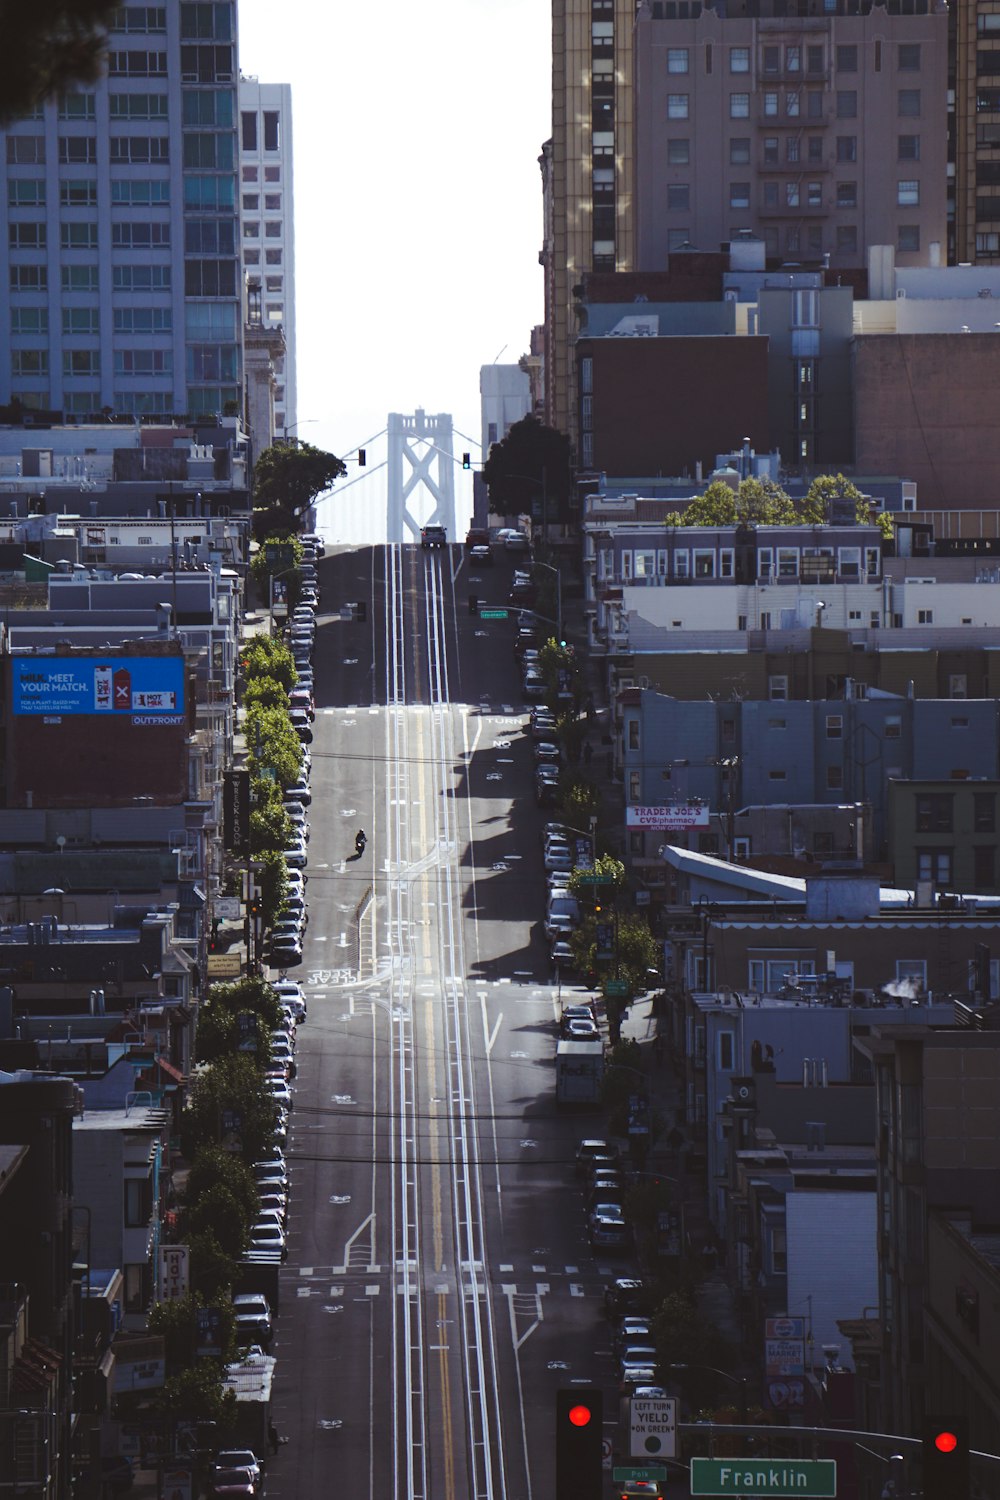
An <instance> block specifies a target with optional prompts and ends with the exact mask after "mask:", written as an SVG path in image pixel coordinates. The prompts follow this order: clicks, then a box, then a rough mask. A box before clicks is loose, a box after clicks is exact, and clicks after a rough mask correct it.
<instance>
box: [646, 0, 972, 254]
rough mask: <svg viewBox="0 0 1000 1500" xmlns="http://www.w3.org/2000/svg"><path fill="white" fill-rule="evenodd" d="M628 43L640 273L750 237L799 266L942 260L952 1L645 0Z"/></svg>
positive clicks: (768, 251) (944, 237)
mask: <svg viewBox="0 0 1000 1500" xmlns="http://www.w3.org/2000/svg"><path fill="white" fill-rule="evenodd" d="M751 10H752V11H753V13H752V14H751ZM859 12H860V13H859ZM913 12H916V13H913ZM633 47H634V59H635V80H636V85H635V89H636V105H635V121H636V124H635V136H636V148H635V157H636V161H635V175H636V189H635V199H636V206H637V207H636V215H637V232H636V240H637V251H636V264H637V266H638V268H639V269H640V270H653V269H657V268H661V267H663V266H664V265H666V262H667V258H668V257H669V255H670V254H671V253H676V252H677V251H682V250H684V249H686V248H688V247H697V248H699V249H702V250H714V249H716V248H717V247H718V245H719V244H720V243H725V242H728V241H731V240H735V239H736V238H738V237H739V236H740V235H742V234H745V233H747V232H750V233H752V234H754V235H756V236H758V237H759V238H760V239H762V240H763V241H764V243H765V246H766V247H767V253H768V255H770V256H773V257H779V256H780V257H783V258H784V259H786V260H790V261H799V260H801V259H803V258H805V259H812V260H816V259H820V258H823V257H825V256H827V255H828V256H829V257H830V261H829V263H830V264H831V265H833V266H843V267H849V266H850V267H853V266H860V265H864V263H865V258H866V255H867V252H868V249H869V247H870V246H872V245H892V246H894V247H895V248H896V251H897V254H898V255H899V256H900V258H901V263H903V264H910V265H930V264H935V263H937V262H939V261H943V259H944V250H945V240H946V162H945V157H946V151H947V117H946V109H947V87H948V77H947V60H948V38H947V13H946V9H945V7H944V6H940V7H934V6H932V5H931V4H929V3H927V0H922V3H917V4H915V5H914V6H913V7H912V8H911V13H909V14H900V13H899V11H898V10H896V11H887V10H885V9H884V8H883V7H881V6H878V7H875V6H873V5H871V4H867V3H866V4H863V5H861V6H856V5H851V4H849V3H848V0H831V3H820V0H810V3H807V4H805V5H803V6H801V7H797V8H796V14H795V15H794V16H792V15H789V14H787V13H786V10H785V7H780V8H779V6H778V5H777V4H771V3H765V4H763V5H761V6H760V7H759V9H758V8H757V7H750V6H749V5H742V4H738V5H733V6H722V5H718V6H707V5H706V6H682V5H672V4H668V3H663V0H644V3H642V4H641V5H640V6H639V9H638V13H637V19H636V27H635V37H634V42H633Z"/></svg>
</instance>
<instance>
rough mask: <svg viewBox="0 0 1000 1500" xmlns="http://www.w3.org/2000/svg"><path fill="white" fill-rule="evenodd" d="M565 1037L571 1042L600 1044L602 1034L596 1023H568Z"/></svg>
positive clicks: (578, 1021) (564, 1033) (575, 1021)
mask: <svg viewBox="0 0 1000 1500" xmlns="http://www.w3.org/2000/svg"><path fill="white" fill-rule="evenodd" d="M563 1036H564V1037H566V1038H567V1040H568V1041H571V1042H599V1041H600V1040H601V1033H600V1030H599V1028H598V1026H597V1023H596V1022H595V1021H580V1020H574V1021H567V1023H566V1026H565V1028H564V1030H563Z"/></svg>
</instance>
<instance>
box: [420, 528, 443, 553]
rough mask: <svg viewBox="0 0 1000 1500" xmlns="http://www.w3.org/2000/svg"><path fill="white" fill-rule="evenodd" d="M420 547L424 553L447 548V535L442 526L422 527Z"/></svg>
mask: <svg viewBox="0 0 1000 1500" xmlns="http://www.w3.org/2000/svg"><path fill="white" fill-rule="evenodd" d="M420 545H421V547H423V548H424V550H425V551H428V550H429V549H432V548H438V547H447V545H448V533H447V531H446V530H445V528H444V527H443V526H422V527H421V529H420Z"/></svg>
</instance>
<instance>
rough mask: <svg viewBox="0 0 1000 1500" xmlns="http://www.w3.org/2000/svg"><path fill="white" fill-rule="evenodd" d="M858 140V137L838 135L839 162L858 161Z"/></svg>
mask: <svg viewBox="0 0 1000 1500" xmlns="http://www.w3.org/2000/svg"><path fill="white" fill-rule="evenodd" d="M857 159H858V138H857V136H856V135H838V137H837V160H838V161H857Z"/></svg>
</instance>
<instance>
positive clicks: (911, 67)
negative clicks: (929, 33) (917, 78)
mask: <svg viewBox="0 0 1000 1500" xmlns="http://www.w3.org/2000/svg"><path fill="white" fill-rule="evenodd" d="M897 67H898V68H899V71H900V72H901V73H919V72H920V43H919V42H900V44H899V61H898V63H897Z"/></svg>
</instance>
